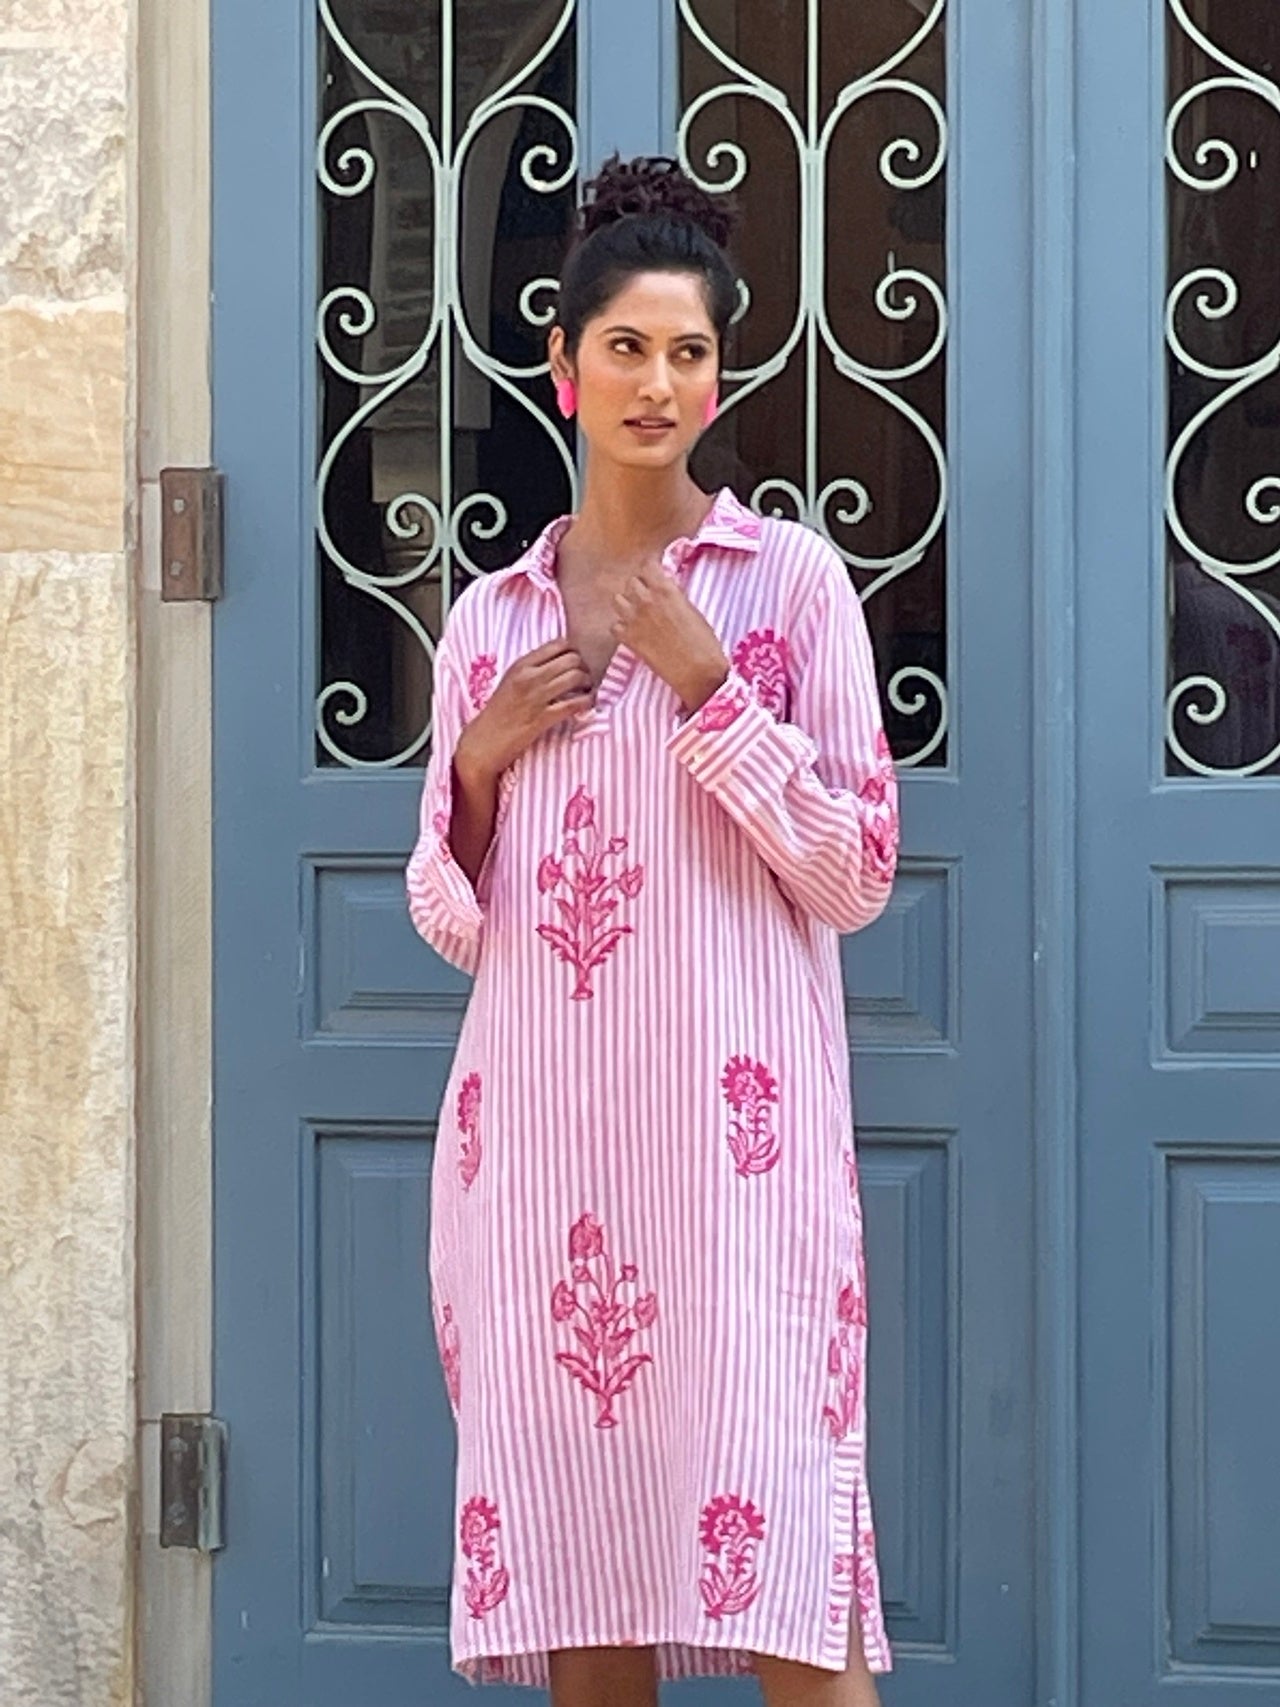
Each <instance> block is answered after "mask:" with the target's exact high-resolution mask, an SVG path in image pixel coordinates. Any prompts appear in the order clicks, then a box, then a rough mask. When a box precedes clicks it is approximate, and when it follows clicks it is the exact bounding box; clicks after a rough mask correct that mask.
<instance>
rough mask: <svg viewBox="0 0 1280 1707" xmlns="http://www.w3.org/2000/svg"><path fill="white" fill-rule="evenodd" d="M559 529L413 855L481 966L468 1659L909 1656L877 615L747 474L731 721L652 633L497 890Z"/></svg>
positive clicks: (723, 499) (468, 954) (544, 752)
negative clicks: (875, 999)
mask: <svg viewBox="0 0 1280 1707" xmlns="http://www.w3.org/2000/svg"><path fill="white" fill-rule="evenodd" d="M569 521H570V518H568V517H560V518H558V519H557V520H556V521H554V522H552V523H550V524H549V525H548V527H547V528H546V529H544V531H543V533H542V534H541V535H540V536H539V538H538V539H537V540H536V541H535V542H534V543H533V544H532V545H531V546H530V548H529V549H528V551H526V552H525V553H524V555H523V556H522V557H521V558H520V559H519V561H518V562H516V563H515V564H513V565H512V566H511V567H510V568H508V569H504V570H501V571H499V572H498V573H497V574H494V575H491V576H489V577H488V578H487V579H486V580H484V581H482V582H478V583H476V584H475V585H474V586H472V587H471V588H469V589H468V590H467V592H466V593H465V594H464V595H463V596H462V597H461V598H460V599H459V600H458V602H457V603H456V604H455V606H454V608H453V610H452V612H451V614H450V617H449V621H448V625H447V627H446V631H445V634H444V636H443V637H442V640H441V644H440V648H439V653H438V656H437V661H436V680H435V729H434V745H433V751H432V757H431V760H430V763H429V765H428V767H427V773H426V777H425V779H424V785H423V791H422V803H421V814H420V823H419V834H418V839H417V844H416V846H415V848H414V852H413V855H412V858H411V860H410V863H409V868H408V872H407V891H408V901H409V909H410V913H411V916H412V918H413V921H414V924H415V926H416V928H417V929H418V931H419V932H420V933H421V935H422V936H423V937H424V938H425V939H426V941H427V942H428V943H430V944H431V945H432V947H433V948H435V949H436V950H437V952H439V953H440V954H442V955H443V956H444V957H445V958H446V959H448V960H449V961H451V962H452V963H453V964H455V965H457V966H459V967H461V968H462V969H463V970H465V971H466V972H468V973H471V974H472V975H473V976H474V979H475V983H474V988H473V990H472V994H471V999H470V1001H469V1004H468V1007H467V1011H466V1015H465V1018H464V1021H463V1025H462V1031H461V1035H460V1039H459V1045H458V1051H457V1056H456V1059H455V1062H454V1066H453V1072H452V1077H451V1080H450V1084H449V1088H448V1090H447V1092H446V1096H445V1099H444V1105H443V1108H442V1111H441V1120H440V1126H439V1135H438V1142H437V1153H436V1163H435V1168H434V1172H433V1177H432V1188H431V1189H432V1205H431V1254H430V1270H431V1282H432V1296H433V1309H434V1314H435V1321H436V1326H437V1335H438V1338H439V1339H440V1341H441V1355H442V1358H443V1359H444V1361H445V1365H446V1369H447V1373H448V1377H449V1385H450V1391H451V1394H455V1395H456V1396H457V1397H456V1420H457V1427H458V1445H459V1451H458V1482H457V1503H456V1512H457V1518H456V1522H457V1532H456V1535H455V1581H454V1592H453V1610H452V1641H453V1659H454V1664H455V1666H456V1667H457V1669H458V1670H459V1671H460V1672H461V1673H463V1674H464V1675H465V1676H467V1677H468V1678H470V1679H472V1680H473V1681H476V1682H501V1683H524V1684H531V1685H536V1686H539V1687H543V1688H545V1687H546V1683H547V1669H548V1668H547V1656H548V1653H549V1652H551V1651H552V1650H554V1649H557V1648H568V1647H590V1646H616V1645H637V1646H652V1647H653V1648H655V1649H656V1651H657V1658H658V1667H659V1672H660V1675H661V1676H663V1677H683V1676H693V1675H699V1674H718V1675H731V1674H734V1673H740V1672H747V1671H749V1670H750V1669H751V1656H752V1654H753V1653H765V1654H772V1655H776V1656H778V1657H780V1658H784V1659H794V1660H799V1661H802V1662H804V1663H807V1664H809V1665H814V1666H820V1667H823V1668H825V1669H828V1670H832V1671H840V1670H843V1669H844V1666H845V1664H846V1660H847V1649H848V1643H849V1639H850V1632H851V1630H852V1631H854V1632H855V1633H860V1635H861V1641H862V1646H863V1651H864V1653H865V1655H866V1658H867V1662H868V1665H869V1666H870V1669H871V1670H872V1671H874V1672H885V1671H889V1670H891V1669H892V1656H891V1651H890V1646H889V1641H888V1637H887V1634H886V1631H885V1624H884V1617H883V1610H882V1606H881V1597H880V1583H879V1574H878V1567H877V1559H876V1545H875V1533H874V1525H873V1520H872V1511H871V1499H870V1492H869V1488H868V1484H867V1477H866V1444H867V1442H866V1322H867V1297H866V1276H865V1264H864V1256H863V1244H862V1218H861V1202H860V1197H859V1187H858V1171H857V1160H856V1150H855V1147H854V1135H853V1129H852V1098H851V1091H850V1083H849V1067H848V1047H847V1038H846V1035H845V1029H844V1003H843V994H842V988H841V979H840V963H839V954H838V939H839V935H840V933H842V932H851V931H857V930H860V929H862V928H863V927H864V926H865V925H868V924H870V923H872V921H873V920H875V919H876V918H877V917H879V915H880V913H881V912H882V911H883V910H884V907H885V905H886V903H887V901H888V898H889V894H890V891H891V888H892V883H893V878H894V872H895V869H896V859H897V847H898V792H897V782H896V777H895V775H894V770H893V765H892V761H891V759H890V757H889V751H888V745H887V742H886V741H885V737H884V731H883V726H882V719H881V709H880V704H879V700H878V696H877V689H876V679H875V669H874V659H873V656H872V650H871V643H870V638H869V635H868V632H867V627H866V622H865V618H864V616H863V612H862V607H861V604H860V602H859V600H858V597H857V594H856V592H855V591H854V589H853V588H852V586H851V584H850V582H849V580H848V577H847V574H846V572H845V570H844V566H843V564H842V563H841V561H840V559H839V557H838V556H837V554H836V553H835V552H834V551H833V550H832V548H831V547H830V545H829V544H828V543H827V542H826V541H825V540H823V539H822V538H821V537H820V536H819V535H818V534H816V533H815V532H813V531H812V530H810V529H808V528H805V527H803V526H801V525H799V524H797V523H793V522H788V521H783V520H780V519H776V518H765V519H762V518H760V517H758V516H756V515H755V514H754V513H753V512H752V511H750V510H749V509H747V508H746V507H745V506H744V505H742V504H741V503H739V501H738V500H737V499H736V498H735V497H734V495H733V494H732V493H731V492H730V491H729V490H728V489H727V488H725V489H722V490H721V491H720V492H719V493H718V494H717V495H716V497H715V500H714V502H713V505H712V507H711V510H710V511H709V513H708V515H707V517H706V519H705V520H704V522H703V524H702V526H701V527H700V528H699V529H698V531H697V532H696V533H695V534H694V535H693V536H692V537H690V538H687V539H681V540H677V541H674V542H673V543H672V545H670V546H669V547H668V548H667V551H666V553H665V554H664V558H663V563H664V566H665V568H666V569H667V570H668V572H669V573H671V574H673V575H675V576H677V577H678V579H679V580H680V583H681V585H682V586H683V587H684V589H685V591H686V592H687V594H688V596H689V598H690V599H691V600H692V601H693V603H694V604H695V605H696V606H697V607H698V609H699V610H701V611H702V613H703V615H704V616H705V617H706V618H707V620H708V621H709V622H710V623H711V625H712V627H713V628H714V629H715V630H716V633H717V634H718V635H719V636H720V639H721V642H722V644H723V646H724V649H725V653H726V656H728V657H729V658H731V660H732V667H731V669H730V672H729V676H728V678H727V680H726V681H725V682H724V684H723V686H722V687H721V688H719V689H718V690H717V692H716V693H715V694H714V695H713V696H712V698H711V699H710V700H708V701H707V703H706V704H705V705H704V706H703V707H701V708H700V710H699V711H697V712H696V713H694V714H693V715H692V716H690V717H687V718H685V717H683V716H682V714H681V707H680V705H679V703H678V700H677V697H676V695H675V694H674V692H673V691H672V690H671V689H670V688H669V687H668V686H667V685H666V684H665V683H664V682H663V681H662V680H661V678H660V677H658V676H657V675H656V674H654V673H653V672H652V671H650V670H649V669H648V668H647V666H645V665H644V664H643V663H642V662H641V661H640V660H639V659H637V658H636V657H635V656H634V655H633V654H631V653H630V652H629V651H628V650H627V649H626V648H625V647H621V648H619V649H618V651H617V652H615V654H614V656H613V659H612V660H611V661H610V664H609V667H608V670H607V672H606V674H605V677H604V680H603V682H602V684H601V688H600V692H599V695H598V698H597V703H596V705H595V706H594V707H593V708H592V710H591V711H589V712H587V713H585V714H583V715H582V716H581V717H579V718H577V719H575V720H573V722H572V723H570V724H568V725H564V726H562V727H561V728H560V729H558V730H555V731H552V732H551V733H550V734H548V735H547V736H544V737H543V738H542V739H541V740H540V741H538V742H537V743H535V744H534V746H533V747H532V748H530V749H529V750H528V751H527V752H526V753H525V754H524V755H523V756H522V757H521V758H520V759H519V760H517V762H516V764H515V765H514V766H513V767H512V768H511V769H510V770H509V771H508V772H507V773H506V774H505V775H504V778H503V782H502V787H501V790H500V796H499V811H498V823H497V828H496V830H495V835H494V839H493V843H492V845H491V847H490V850H489V852H488V854H487V855H486V858H485V862H484V865H483V867H482V869H481V871H480V874H479V877H478V879H477V881H476V883H475V885H474V886H473V885H472V884H471V883H470V882H469V881H468V879H467V877H466V874H465V873H464V872H463V871H462V870H461V868H460V867H459V866H458V864H457V862H456V860H455V859H454V858H453V855H452V852H451V849H450V845H449V823H450V815H451V810H452V792H451V790H452V781H451V778H452V765H451V758H452V753H453V750H454V746H455V744H456V742H457V738H458V734H459V732H460V730H461V728H462V727H463V725H464V723H465V722H466V721H467V719H469V718H470V717H472V716H474V715H475V714H476V712H477V710H478V709H479V707H480V706H482V705H483V703H484V699H485V697H486V695H487V693H488V692H489V691H491V689H492V686H493V684H494V683H495V682H497V681H498V680H500V679H501V676H502V673H503V672H504V671H505V670H506V669H507V668H508V667H509V666H510V664H511V663H513V662H514V661H515V660H516V659H517V658H518V657H520V656H522V655H523V654H524V653H526V652H528V651H530V650H531V649H532V648H534V647H536V646H539V645H542V644H544V643H545V642H546V641H548V640H551V639H554V638H556V637H557V636H559V635H562V634H563V633H564V626H565V623H564V606H563V602H562V600H561V598H560V594H559V590H558V586H557V583H556V578H555V559H556V545H557V541H558V539H559V537H560V535H561V534H562V533H563V532H564V530H565V529H566V528H567V526H568V525H569Z"/></svg>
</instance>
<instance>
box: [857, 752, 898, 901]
mask: <svg viewBox="0 0 1280 1707" xmlns="http://www.w3.org/2000/svg"><path fill="white" fill-rule="evenodd" d="M858 798H859V800H862V801H865V802H866V804H867V805H868V806H870V807H871V808H872V812H871V816H870V817H869V818H866V819H864V820H863V826H862V858H863V862H864V864H865V865H866V868H867V870H868V871H870V872H873V873H874V874H875V876H877V877H879V878H882V879H883V880H884V881H885V882H888V881H889V879H890V878H891V877H892V876H893V874H894V870H895V868H896V866H897V862H898V844H899V840H900V836H901V825H900V822H899V818H898V777H897V772H896V771H895V770H894V768H893V755H892V753H891V752H890V750H889V739H888V736H887V735H886V734H885V732H884V730H883V729H881V730H879V731H878V732H877V735H876V768H875V770H874V771H873V772H872V774H871V775H870V776H869V777H868V778H867V780H866V782H864V783H863V785H862V787H861V788H860V789H859V790H858Z"/></svg>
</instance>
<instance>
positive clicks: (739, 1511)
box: [698, 1494, 764, 1619]
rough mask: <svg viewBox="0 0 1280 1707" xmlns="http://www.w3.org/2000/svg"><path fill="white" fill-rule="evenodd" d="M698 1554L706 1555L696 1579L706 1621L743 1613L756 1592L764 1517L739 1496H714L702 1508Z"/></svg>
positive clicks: (748, 1501)
mask: <svg viewBox="0 0 1280 1707" xmlns="http://www.w3.org/2000/svg"><path fill="white" fill-rule="evenodd" d="M701 1539H702V1550H703V1552H704V1553H705V1554H706V1555H707V1558H706V1561H705V1562H704V1564H703V1567H702V1575H701V1576H700V1577H699V1579H698V1587H699V1589H701V1591H702V1604H703V1606H704V1607H705V1608H706V1612H707V1617H708V1618H716V1619H720V1618H728V1617H731V1616H733V1615H734V1614H735V1613H739V1612H745V1611H746V1610H747V1608H748V1607H749V1606H750V1605H751V1602H752V1601H753V1600H754V1599H755V1597H756V1595H757V1594H758V1593H759V1591H760V1583H759V1579H758V1578H757V1576H756V1551H757V1549H758V1547H759V1545H760V1543H761V1542H762V1541H763V1540H764V1517H763V1515H762V1514H761V1513H760V1512H759V1511H757V1510H756V1508H755V1506H754V1505H752V1503H751V1501H750V1500H747V1499H743V1498H742V1496H741V1495H740V1494H717V1495H716V1497H715V1498H714V1499H713V1500H710V1501H708V1503H707V1504H706V1505H705V1506H704V1507H703V1508H702V1525H701Z"/></svg>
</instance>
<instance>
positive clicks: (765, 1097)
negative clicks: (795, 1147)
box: [720, 1055, 780, 1179]
mask: <svg viewBox="0 0 1280 1707" xmlns="http://www.w3.org/2000/svg"><path fill="white" fill-rule="evenodd" d="M720 1088H721V1090H722V1091H723V1092H724V1099H725V1101H726V1102H727V1103H728V1104H729V1107H730V1109H731V1110H732V1111H733V1115H732V1118H731V1119H730V1121H729V1153H730V1154H731V1155H732V1157H733V1162H734V1166H735V1167H736V1168H737V1170H738V1172H739V1174H741V1175H742V1177H743V1179H747V1178H749V1177H750V1176H751V1175H752V1174H766V1173H768V1172H769V1169H770V1168H773V1167H776V1166H777V1162H778V1155H779V1143H780V1140H779V1135H778V1133H777V1131H776V1130H775V1128H774V1124H773V1111H774V1108H775V1107H776V1106H777V1101H778V1081H777V1080H776V1079H775V1078H774V1077H773V1075H772V1074H771V1073H770V1071H769V1069H768V1068H767V1067H766V1066H765V1064H764V1062H763V1061H756V1060H753V1059H752V1057H751V1056H750V1055H731V1056H730V1057H729V1060H728V1061H727V1062H726V1063H725V1068H724V1073H723V1075H722V1077H721V1080H720Z"/></svg>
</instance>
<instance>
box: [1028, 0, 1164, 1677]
mask: <svg viewBox="0 0 1280 1707" xmlns="http://www.w3.org/2000/svg"><path fill="white" fill-rule="evenodd" d="M1148 4H1149V5H1151V6H1161V5H1163V0H1148ZM1031 11H1032V25H1031V64H1030V67H1029V70H1030V77H1031V130H1032V134H1031V137H1030V139H1029V140H1030V145H1031V198H1032V202H1031V257H1032V277H1031V290H1032V305H1031V329H1032V338H1031V343H1032V349H1031V365H1032V372H1031V411H1032V449H1031V466H1032V469H1033V470H1034V478H1033V489H1032V494H1031V563H1030V566H1029V572H1030V575H1031V587H1032V620H1031V629H1032V632H1031V644H1032V730H1031V738H1032V758H1031V778H1032V873H1031V878H1032V919H1033V927H1032V936H1033V947H1034V965H1033V971H1032V990H1033V1023H1032V1036H1033V1040H1034V1041H1033V1050H1032V1106H1033V1111H1034V1118H1033V1136H1032V1143H1033V1149H1034V1164H1035V1182H1036V1183H1035V1194H1034V1196H1035V1213H1034V1237H1035V1244H1036V1250H1037V1251H1038V1252H1039V1253H1040V1259H1041V1260H1040V1263H1039V1265H1038V1266H1037V1271H1036V1272H1037V1280H1038V1287H1037V1297H1036V1301H1035V1333H1036V1346H1035V1365H1036V1367H1035V1392H1036V1413H1037V1414H1036V1419H1035V1425H1034V1438H1035V1475H1034V1487H1035V1517H1036V1522H1035V1530H1036V1576H1037V1582H1036V1600H1035V1604H1036V1627H1037V1640H1036V1697H1035V1698H1036V1703H1037V1707H1079V1689H1080V1664H1079V1650H1080V1641H1081V1636H1082V1632H1081V1629H1080V1601H1079V1592H1078V1584H1079V1571H1080V1545H1079V1540H1080V1530H1079V1518H1078V1512H1079V1497H1080V1481H1081V1465H1080V1459H1079V1438H1080V1435H1079V1426H1078V1412H1079V1402H1078V1397H1077V1392H1078V1364H1079V1344H1080V1328H1079V1260H1078V1242H1077V1237H1076V1234H1077V1202H1078V1188H1079V1172H1080V1156H1079V1144H1080V1128H1079V1117H1078V1109H1077V1100H1078V1099H1077V1090H1076V1074H1077V1043H1076V1018H1077V1016H1076V990H1077V975H1076V960H1077V943H1078V934H1077V933H1078V917H1077V909H1078V902H1077V887H1076V841H1075V837H1076V822H1077V817H1076V810H1077V809H1076V794H1077V789H1076V775H1077V770H1076V767H1077V765H1078V763H1079V762H1080V750H1079V743H1078V740H1077V719H1076V709H1077V708H1076V693H1077V682H1078V679H1079V677H1078V673H1077V662H1078V660H1077V647H1076V603H1077V555H1076V537H1077V470H1076V459H1075V444H1076V413H1077V397H1076V381H1077V372H1078V369H1077V366H1076V341H1077V329H1076V291H1075V268H1076V255H1077V235H1076V226H1077V221H1076V195H1077V176H1076V171H1075V158H1076V118H1075V114H1076V83H1077V71H1078V56H1079V51H1080V45H1079V36H1078V15H1077V9H1076V0H1032V7H1031Z"/></svg>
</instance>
